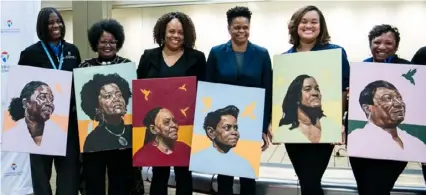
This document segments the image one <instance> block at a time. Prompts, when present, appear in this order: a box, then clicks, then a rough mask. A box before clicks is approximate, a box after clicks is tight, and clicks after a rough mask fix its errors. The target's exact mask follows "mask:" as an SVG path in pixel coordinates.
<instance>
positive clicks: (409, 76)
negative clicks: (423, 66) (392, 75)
mask: <svg viewBox="0 0 426 195" xmlns="http://www.w3.org/2000/svg"><path fill="white" fill-rule="evenodd" d="M416 72H417V69H410V70H409V71H408V72H407V73H405V74H402V76H403V77H404V78H405V79H407V80H409V81H410V83H411V84H413V85H415V84H416V83H415V82H414V78H413V76H414V75H415V74H416Z"/></svg>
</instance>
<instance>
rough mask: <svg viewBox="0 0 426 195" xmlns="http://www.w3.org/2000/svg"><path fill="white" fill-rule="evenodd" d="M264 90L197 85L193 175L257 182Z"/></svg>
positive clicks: (192, 160) (192, 162) (191, 163)
mask: <svg viewBox="0 0 426 195" xmlns="http://www.w3.org/2000/svg"><path fill="white" fill-rule="evenodd" d="M264 102H265V90H264V89H260V88H252V87H240V86H233V85H226V84H216V83H208V82H202V81H199V82H198V89H197V98H196V105H195V117H194V134H193V136H192V147H191V160H190V165H189V169H190V170H191V171H195V172H200V173H207V174H221V175H229V176H236V177H245V178H257V177H258V176H259V166H260V157H261V147H262V145H263V140H262V128H263V127H262V126H263V114H264V104H265V103H264Z"/></svg>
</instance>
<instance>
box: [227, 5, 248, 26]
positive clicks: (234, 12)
mask: <svg viewBox="0 0 426 195" xmlns="http://www.w3.org/2000/svg"><path fill="white" fill-rule="evenodd" d="M251 15H252V13H251V11H250V9H249V8H248V7H242V6H236V7H234V8H231V9H229V10H228V11H227V12H226V18H227V19H228V25H231V23H232V21H233V20H234V19H235V18H237V17H244V18H247V19H248V21H249V22H250V20H251Z"/></svg>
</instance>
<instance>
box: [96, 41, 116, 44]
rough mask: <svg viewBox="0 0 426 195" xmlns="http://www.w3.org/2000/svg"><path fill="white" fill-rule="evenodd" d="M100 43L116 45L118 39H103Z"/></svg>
mask: <svg viewBox="0 0 426 195" xmlns="http://www.w3.org/2000/svg"><path fill="white" fill-rule="evenodd" d="M99 43H100V44H102V45H108V44H109V45H115V44H117V40H103V41H99Z"/></svg>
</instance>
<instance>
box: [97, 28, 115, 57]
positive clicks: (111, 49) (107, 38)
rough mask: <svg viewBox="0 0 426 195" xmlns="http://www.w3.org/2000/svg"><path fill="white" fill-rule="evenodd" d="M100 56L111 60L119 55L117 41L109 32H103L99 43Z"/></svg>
mask: <svg viewBox="0 0 426 195" xmlns="http://www.w3.org/2000/svg"><path fill="white" fill-rule="evenodd" d="M98 54H99V56H100V57H103V58H111V57H114V56H115V54H117V40H115V37H114V35H112V34H111V33H109V32H105V31H104V32H103V33H102V35H101V37H100V38H99V42H98Z"/></svg>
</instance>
